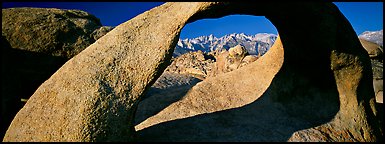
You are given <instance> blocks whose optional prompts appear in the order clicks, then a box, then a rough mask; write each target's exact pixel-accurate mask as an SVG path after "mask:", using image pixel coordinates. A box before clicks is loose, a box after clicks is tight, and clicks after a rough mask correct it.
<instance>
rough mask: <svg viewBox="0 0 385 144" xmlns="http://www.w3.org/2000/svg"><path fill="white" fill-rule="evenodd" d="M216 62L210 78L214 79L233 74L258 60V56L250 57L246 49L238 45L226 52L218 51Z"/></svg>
mask: <svg viewBox="0 0 385 144" xmlns="http://www.w3.org/2000/svg"><path fill="white" fill-rule="evenodd" d="M214 56H215V59H216V62H215V64H214V66H213V68H212V69H213V70H212V71H211V73H210V74H209V76H211V77H214V76H217V75H219V74H223V73H227V72H231V71H233V70H236V69H238V68H240V67H243V66H245V65H247V64H249V63H251V62H253V61H256V60H257V59H258V56H255V55H248V53H247V51H246V49H245V48H244V47H243V46H241V45H236V46H234V47H232V48H230V49H229V51H226V50H225V49H223V50H222V51H216V52H215V53H214Z"/></svg>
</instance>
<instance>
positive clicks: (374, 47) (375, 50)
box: [360, 38, 384, 103]
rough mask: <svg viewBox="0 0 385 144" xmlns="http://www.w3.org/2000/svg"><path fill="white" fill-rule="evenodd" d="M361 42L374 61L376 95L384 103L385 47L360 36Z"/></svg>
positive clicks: (379, 101)
mask: <svg viewBox="0 0 385 144" xmlns="http://www.w3.org/2000/svg"><path fill="white" fill-rule="evenodd" d="M360 42H361V44H362V46H363V47H364V48H365V50H366V51H367V52H368V54H369V57H370V61H371V63H372V71H373V87H374V94H375V95H376V101H377V102H378V103H383V101H382V99H383V98H382V97H383V95H382V93H383V88H384V87H383V79H384V77H383V74H384V64H383V55H384V54H383V48H382V46H380V45H378V44H375V43H373V42H370V41H367V40H364V39H361V38H360Z"/></svg>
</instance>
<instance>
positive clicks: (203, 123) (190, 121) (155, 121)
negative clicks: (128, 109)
mask: <svg viewBox="0 0 385 144" xmlns="http://www.w3.org/2000/svg"><path fill="white" fill-rule="evenodd" d="M231 14H234V13H231ZM236 14H244V13H242V12H240V13H236ZM198 15H199V13H198ZM229 15H230V14H229ZM249 15H250V16H255V15H253V14H249ZM194 16H195V15H194ZM194 16H192V18H191V19H193V18H195V17H194ZM221 16H222V17H225V16H227V15H225V14H224V15H221ZM213 17H214V18H220V16H213ZM266 17H267V18H268V19H269V17H268V16H266ZM205 18H211V17H202V18H201V19H205ZM191 19H190V20H191ZM270 19H273V20H270ZM270 19H269V20H270V21H272V22H275V21H274V20H275V19H274V17H273V18H270ZM196 20H200V19H196ZM196 20H194V22H195V21H196ZM189 22H190V23H191V22H192V21H189ZM279 23H281V22H279ZM304 26H305V25H300V26H295V28H296V30H294V31H296V33H290V32H287V29H289V28H293V26H287V27H285V26H280V27H284V28H282V29H284V30H281V31H285V32H284V33H285V34H284V36H281V37H283V38H282V39H280V40H279V41H278V42H277V44H274V45H275V48H274V50H272V52H270V53H269V52H268V53H266V54H267V56H265V57H264V58H263V59H261V61H260V62H257V61H255V62H254V64H251V65H250V66H248V67H245V68H243V69H241V70H240V72H239V71H232V72H229V73H227V74H222V75H220V76H218V77H214V78H210V79H209V80H207V81H206V80H204V81H202V82H201V83H200V84H199V86H194V87H193V88H192V89H190V90H189V91H188V92H187V93H185V96H184V97H183V99H181V100H178V101H175V102H173V103H172V104H170V105H169V106H168V107H166V108H164V109H163V110H162V111H159V112H158V113H156V114H154V115H153V116H151V117H149V118H148V119H146V120H144V121H143V122H142V123H137V125H136V130H137V134H138V139H139V141H147V140H149V141H152V140H154V141H174V140H175V141H200V140H202V141H218V140H219V141H221V140H225V141H296V140H299V139H298V137H295V136H294V138H292V137H293V135H296V134H297V135H298V133H301V131H302V130H309V129H312V128H314V127H317V126H320V125H323V124H325V123H327V122H329V121H331V120H332V119H333V118H334V117H335V115H336V114H337V112H338V111H339V107H340V101H339V98H338V97H339V96H338V90H337V86H336V83H335V79H334V76H333V72H332V71H331V69H330V63H331V62H330V59H328V58H327V57H325V55H330V53H321V55H322V56H321V57H320V59H317V58H315V59H316V63H317V62H319V63H317V64H318V65H317V66H313V65H309V61H302V60H303V59H308V58H304V57H305V55H301V54H302V53H301V52H299V51H298V50H300V49H303V46H298V44H299V43H302V44H305V45H310V44H312V43H313V42H314V41H306V40H309V39H312V38H302V40H303V41H305V42H300V40H301V39H299V38H296V37H293V35H295V36H298V35H301V34H305V33H306V32H308V29H306V28H305V29H301V28H303V27H304ZM278 31H280V29H278ZM298 32H299V33H298ZM286 33H289V34H288V35H289V36H287V35H286ZM177 37H179V35H178V36H177ZM288 38H289V39H288ZM285 43H288V44H287V45H288V47H289V48H288V49H293V50H287V49H286V45H285ZM273 47H274V46H273ZM298 47H299V48H298ZM286 51H290V52H288V53H289V54H288V55H289V56H286ZM292 51H296V52H298V53H295V52H292ZM311 51H313V50H311ZM321 51H322V50H321ZM284 53H285V54H284ZM304 53H309V52H308V51H305V52H304ZM284 55H285V56H284ZM294 56H295V57H294ZM315 57H317V56H315ZM261 58H262V57H261ZM284 59H285V60H284ZM287 59H288V60H287ZM263 63H273V64H274V65H275V66H270V67H269V66H264V67H263V66H262V65H263ZM259 67H261V68H262V69H265V70H266V69H267V70H270V71H263V70H258V68H259ZM303 69H306V70H303ZM268 72H270V74H268V75H266V74H265V73H268ZM309 73H310V74H309ZM317 74H320V75H317ZM240 75H241V76H240ZM255 75H260V76H261V75H264V76H265V77H264V78H262V77H260V76H255ZM250 77H254V78H250ZM224 81H225V82H224ZM243 81H248V82H249V83H254V84H246V85H244V87H243V88H242V86H241V85H242V84H244V82H243ZM314 81H319V82H318V83H317V84H315V85H314V84H313V82H314ZM226 82H233V84H232V85H229V84H226ZM218 83H219V84H218ZM255 83H260V84H257V85H256V84H255ZM213 84H218V85H219V86H213ZM286 85H287V86H286ZM245 87H246V88H245ZM298 87H301V89H298ZM229 89H231V90H229ZM213 92H214V93H216V94H212V93H213ZM234 97H238V99H237V98H234ZM241 97H242V98H241ZM237 100H238V101H237ZM204 101H205V102H204ZM199 102H202V104H198V103H199ZM224 103H226V104H224ZM320 103H328V106H327V107H325V106H324V105H320ZM197 107H198V108H197ZM266 111H268V113H264V112H266ZM219 119H220V120H219ZM277 119H280V120H282V121H286V122H279V121H275V120H277ZM256 122H262V123H258V124H256ZM213 125H214V126H213ZM239 125H241V126H242V128H240V127H239ZM184 127H196V128H194V129H188V130H185V129H184ZM277 127H278V128H277ZM266 128H268V129H270V130H269V131H268V132H267V133H269V134H271V135H267V134H266V133H261V131H262V130H265V129H266ZM171 129H173V130H171ZM244 129H246V130H245V131H243V132H239V131H242V130H244ZM182 131H183V132H182ZM219 131H226V132H227V133H221V134H219V133H218V132H219ZM264 132H266V131H264ZM235 133H236V134H238V135H233V134H235ZM273 133H278V134H273ZM158 134H160V135H158ZM194 134H195V136H192V135H194ZM256 135H258V136H256ZM202 137H203V138H202Z"/></svg>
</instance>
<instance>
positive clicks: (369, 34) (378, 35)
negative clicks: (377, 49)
mask: <svg viewBox="0 0 385 144" xmlns="http://www.w3.org/2000/svg"><path fill="white" fill-rule="evenodd" d="M358 37H359V38H362V39H365V40H367V41H370V42H374V43H376V44H378V45H380V46H383V38H382V30H379V31H365V32H363V33H362V34H360V35H359V36H358Z"/></svg>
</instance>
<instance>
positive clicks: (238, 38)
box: [174, 33, 277, 56]
mask: <svg viewBox="0 0 385 144" xmlns="http://www.w3.org/2000/svg"><path fill="white" fill-rule="evenodd" d="M276 39H277V35H275V34H268V33H258V34H256V35H246V34H244V33H240V34H237V33H233V34H228V35H225V36H223V37H220V38H217V37H215V36H213V35H209V36H200V37H197V38H193V39H183V40H181V39H179V41H178V44H177V46H176V48H175V51H174V56H179V55H181V54H184V53H186V52H188V51H198V50H201V51H203V52H211V51H215V50H217V49H226V50H228V49H229V48H231V47H234V46H236V45H238V44H241V45H243V46H244V47H245V48H246V50H247V51H248V53H249V54H253V55H259V54H260V55H263V54H264V53H266V52H267V50H269V48H270V47H271V46H272V45H273V44H274V42H275V40H276Z"/></svg>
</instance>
